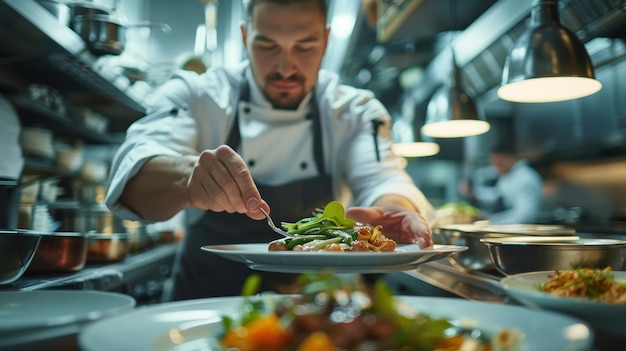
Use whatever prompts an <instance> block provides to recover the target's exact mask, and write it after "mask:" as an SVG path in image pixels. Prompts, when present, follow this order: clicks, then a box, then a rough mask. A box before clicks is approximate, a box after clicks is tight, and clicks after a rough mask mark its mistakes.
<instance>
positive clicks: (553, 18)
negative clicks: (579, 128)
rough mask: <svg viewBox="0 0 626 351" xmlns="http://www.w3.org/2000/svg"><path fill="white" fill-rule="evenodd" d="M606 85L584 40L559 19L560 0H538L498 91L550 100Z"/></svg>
mask: <svg viewBox="0 0 626 351" xmlns="http://www.w3.org/2000/svg"><path fill="white" fill-rule="evenodd" d="M601 88H602V83H601V82H599V81H598V80H596V79H595V75H594V70H593V64H592V62H591V59H590V57H589V54H588V53H587V50H586V49H585V46H584V44H583V43H582V42H581V41H580V40H579V39H578V37H576V35H575V34H574V33H573V32H572V31H570V30H569V29H567V28H565V27H563V26H562V25H561V24H560V23H559V11H558V0H534V2H533V5H532V9H531V23H530V28H528V29H527V30H526V31H525V32H524V33H523V34H522V35H521V36H520V38H519V40H518V41H517V42H516V44H515V45H514V46H513V48H512V49H511V51H510V52H509V55H508V57H507V58H506V61H505V65H504V70H503V73H502V84H501V86H500V88H498V91H497V94H498V96H499V97H500V98H501V99H503V100H508V101H513V102H550V101H563V100H570V99H576V98H580V97H583V96H587V95H591V94H593V93H595V92H597V91H599V90H600V89H601Z"/></svg>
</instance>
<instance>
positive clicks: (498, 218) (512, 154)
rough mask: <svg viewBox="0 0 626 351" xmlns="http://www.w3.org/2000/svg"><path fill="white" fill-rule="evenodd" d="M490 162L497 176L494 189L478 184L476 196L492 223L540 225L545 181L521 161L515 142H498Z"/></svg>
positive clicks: (474, 188) (493, 148)
mask: <svg viewBox="0 0 626 351" xmlns="http://www.w3.org/2000/svg"><path fill="white" fill-rule="evenodd" d="M489 163H490V164H491V166H492V167H493V169H494V170H495V171H496V173H497V179H496V183H495V185H493V186H485V185H481V184H476V185H475V186H474V187H473V189H471V191H472V193H471V196H473V197H474V198H475V199H476V201H478V203H479V204H480V206H481V207H484V208H488V210H487V211H485V210H483V211H484V212H486V213H485V217H486V218H487V219H488V220H489V222H490V223H491V224H533V223H537V220H538V216H539V211H540V210H541V203H542V191H543V180H542V178H541V175H539V173H538V172H537V171H536V170H535V169H534V168H532V167H531V166H530V165H529V164H528V162H527V161H526V160H524V159H523V158H521V157H520V156H519V155H518V153H517V151H516V148H515V145H514V144H513V143H512V142H500V143H497V144H496V145H495V146H493V147H492V149H491V150H490V152H489Z"/></svg>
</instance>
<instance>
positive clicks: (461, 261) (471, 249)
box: [433, 224, 576, 271]
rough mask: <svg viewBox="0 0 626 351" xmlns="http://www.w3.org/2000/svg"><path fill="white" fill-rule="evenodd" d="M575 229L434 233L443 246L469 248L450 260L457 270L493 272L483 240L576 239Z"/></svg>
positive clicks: (463, 228) (458, 228)
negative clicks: (520, 237)
mask: <svg viewBox="0 0 626 351" xmlns="http://www.w3.org/2000/svg"><path fill="white" fill-rule="evenodd" d="M575 232H576V231H575V230H574V229H571V228H567V227H563V226H554V225H549V226H548V225H535V224H515V225H476V224H456V225H447V226H441V227H438V228H435V229H434V234H435V235H434V236H433V239H434V240H435V241H437V240H439V241H440V242H441V243H442V244H447V245H461V246H467V247H468V249H467V250H465V251H461V252H458V253H456V254H454V255H452V256H450V257H449V261H450V262H451V263H452V264H453V265H454V266H456V267H459V268H461V269H463V270H467V271H493V270H495V269H496V268H495V266H494V264H493V262H492V260H491V257H490V256H489V250H488V249H487V246H485V244H484V243H482V242H481V239H483V238H510V237H517V236H537V237H542V236H561V235H574V233H575Z"/></svg>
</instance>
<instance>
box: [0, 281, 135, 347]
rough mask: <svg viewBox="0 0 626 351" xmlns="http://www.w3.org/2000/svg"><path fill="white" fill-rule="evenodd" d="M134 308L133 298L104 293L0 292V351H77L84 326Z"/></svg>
mask: <svg viewBox="0 0 626 351" xmlns="http://www.w3.org/2000/svg"><path fill="white" fill-rule="evenodd" d="M135 305H136V301H135V299H134V298H133V297H131V296H128V295H124V294H120V293H116V292H108V291H76V290H42V291H0V315H1V316H2V318H0V349H1V350H40V351H44V350H68V351H72V350H79V347H78V341H77V339H78V334H79V333H80V332H81V331H82V329H83V328H84V327H85V326H87V325H88V324H89V323H93V322H95V321H98V320H100V319H105V318H110V317H113V316H117V315H121V314H124V313H128V312H130V311H132V310H133V309H134V307H135Z"/></svg>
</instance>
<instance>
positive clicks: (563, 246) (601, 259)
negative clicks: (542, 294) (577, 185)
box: [481, 236, 626, 275]
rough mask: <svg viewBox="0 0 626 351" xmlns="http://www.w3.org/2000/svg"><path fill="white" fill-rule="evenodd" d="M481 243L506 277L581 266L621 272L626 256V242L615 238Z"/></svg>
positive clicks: (500, 239) (513, 238)
mask: <svg viewBox="0 0 626 351" xmlns="http://www.w3.org/2000/svg"><path fill="white" fill-rule="evenodd" d="M481 242H482V243H483V244H485V245H486V246H487V248H488V250H489V256H490V257H491V260H492V262H493V264H494V266H495V268H496V269H497V270H498V271H499V272H500V273H502V274H504V275H514V274H518V273H525V272H535V271H553V270H557V269H558V270H568V269H573V268H580V267H588V268H606V267H608V266H610V267H611V268H612V269H613V270H621V269H622V266H623V264H624V258H625V257H626V241H624V240H615V239H589V238H588V239H584V238H579V237H577V236H572V237H564V236H561V237H532V236H526V237H523V236H520V237H511V238H485V239H481Z"/></svg>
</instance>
